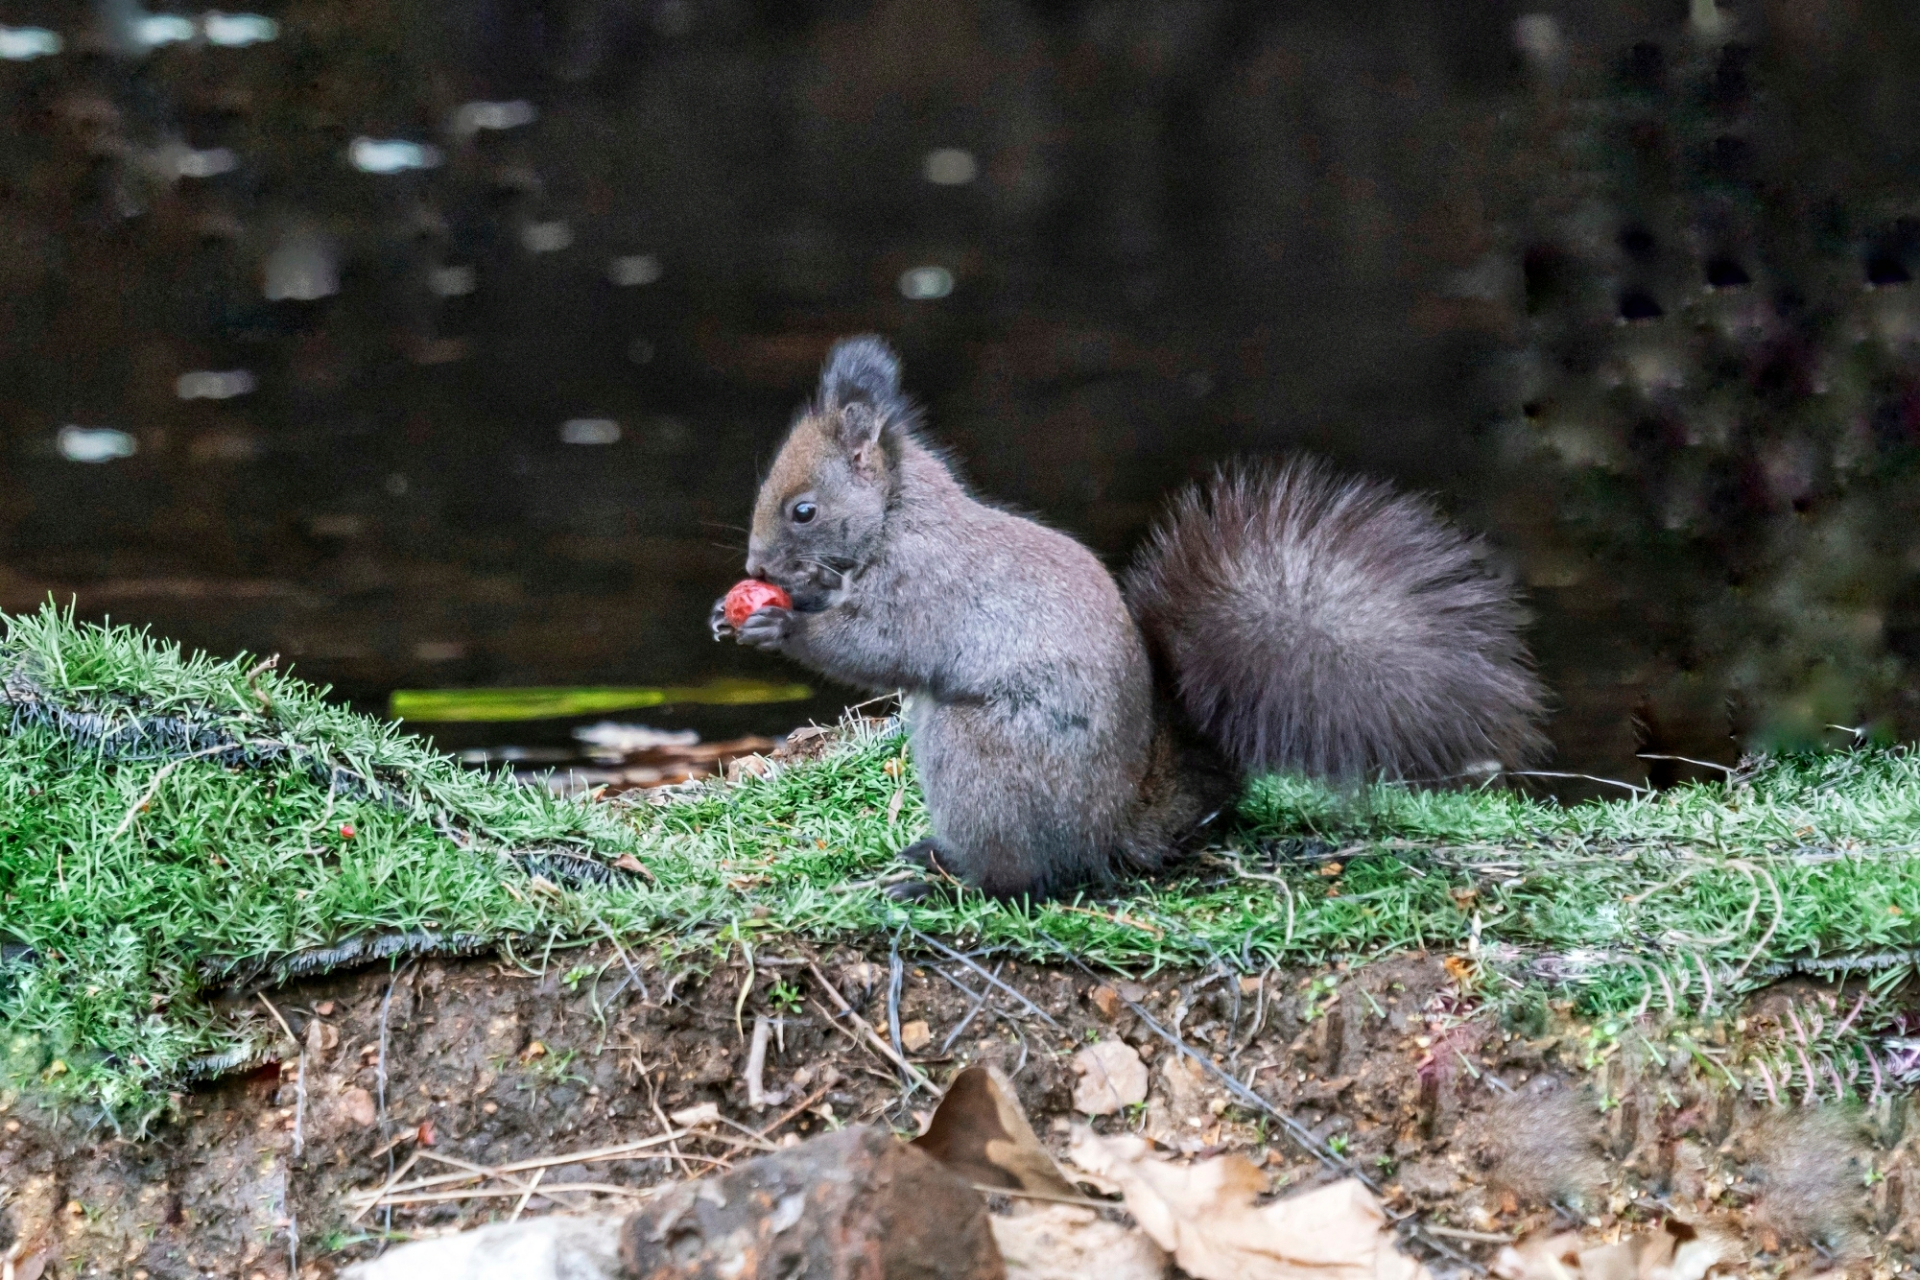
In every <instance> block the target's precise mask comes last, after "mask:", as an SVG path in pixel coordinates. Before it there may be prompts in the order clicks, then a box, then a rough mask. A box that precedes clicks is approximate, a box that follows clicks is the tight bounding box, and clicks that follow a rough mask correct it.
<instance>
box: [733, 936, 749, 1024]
mask: <svg viewBox="0 0 1920 1280" xmlns="http://www.w3.org/2000/svg"><path fill="white" fill-rule="evenodd" d="M740 950H741V952H742V953H744V954H745V955H746V957H747V977H746V981H744V982H742V983H741V984H740V994H739V995H738V996H737V997H736V998H735V999H734V1002H733V1033H734V1034H735V1035H737V1036H739V1037H740V1038H741V1039H742V1040H745V1039H746V1038H747V1032H746V1028H744V1027H742V1026H741V1025H740V1015H741V1012H742V1011H743V1010H744V1009H745V1008H746V1007H747V997H748V996H749V995H752V994H753V978H754V967H753V944H752V943H751V942H748V941H747V940H746V939H745V938H742V939H741V940H740Z"/></svg>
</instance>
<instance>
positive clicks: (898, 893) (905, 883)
mask: <svg viewBox="0 0 1920 1280" xmlns="http://www.w3.org/2000/svg"><path fill="white" fill-rule="evenodd" d="M937 891H938V890H937V887H936V886H934V885H930V884H928V883H927V882H926V881H925V880H902V881H900V882H899V883H898V884H890V885H888V886H887V897H889V898H891V899H893V901H895V902H921V901H924V900H925V899H927V898H931V897H932V896H933V895H934V894H935V893H936V892H937Z"/></svg>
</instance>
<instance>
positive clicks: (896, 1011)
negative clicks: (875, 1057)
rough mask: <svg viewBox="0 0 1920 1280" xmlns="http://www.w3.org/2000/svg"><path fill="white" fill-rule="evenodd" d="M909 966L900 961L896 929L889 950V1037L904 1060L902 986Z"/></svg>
mask: <svg viewBox="0 0 1920 1280" xmlns="http://www.w3.org/2000/svg"><path fill="white" fill-rule="evenodd" d="M906 973H907V967H906V965H904V964H902V963H901V962H900V931H899V930H898V929H896V930H894V933H893V946H892V947H891V948H890V949H889V950H888V952H887V1038H888V1040H890V1041H891V1042H892V1044H893V1053H894V1056H895V1057H896V1058H900V1059H902V1060H904V1059H905V1058H906V1056H907V1047H906V1046H905V1045H904V1044H902V1043H901V1042H900V987H901V985H902V984H903V983H904V982H905V981H906Z"/></svg>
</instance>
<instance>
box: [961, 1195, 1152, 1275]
mask: <svg viewBox="0 0 1920 1280" xmlns="http://www.w3.org/2000/svg"><path fill="white" fill-rule="evenodd" d="M989 1223H990V1225H991V1226H992V1227H993V1240H994V1243H995V1244H997V1245H999V1246H1000V1256H1001V1257H1002V1258H1003V1259H1005V1260H1006V1264H1007V1280H1088V1278H1089V1277H1097V1278H1098V1280H1162V1277H1164V1276H1165V1275H1166V1274H1167V1255H1166V1254H1165V1253H1163V1252H1161V1250H1160V1246H1158V1245H1156V1244H1155V1243H1154V1242H1153V1241H1152V1240H1150V1239H1148V1238H1147V1236H1146V1234H1145V1233H1144V1232H1140V1231H1136V1230H1134V1229H1133V1228H1131V1227H1125V1226H1122V1225H1120V1224H1119V1223H1117V1222H1109V1221H1107V1220H1106V1219H1104V1218H1102V1217H1101V1216H1100V1215H1099V1214H1098V1213H1096V1212H1095V1211H1094V1210H1092V1209H1088V1208H1085V1207H1083V1206H1081V1205H1072V1204H1049V1205H1042V1206H1038V1207H1036V1208H1035V1209H1033V1210H1032V1211H1031V1212H1027V1213H1016V1214H1011V1215H1004V1216H1003V1215H996V1216H994V1217H993V1218H991V1219H989Z"/></svg>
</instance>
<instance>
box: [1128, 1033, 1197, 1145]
mask: <svg viewBox="0 0 1920 1280" xmlns="http://www.w3.org/2000/svg"><path fill="white" fill-rule="evenodd" d="M1208 1094H1209V1090H1208V1088H1207V1075H1206V1072H1204V1071H1203V1070H1201V1068H1200V1064H1199V1063H1197V1062H1195V1061H1194V1060H1193V1059H1192V1058H1189V1057H1188V1056H1187V1055H1186V1054H1184V1053H1170V1054H1167V1055H1166V1056H1165V1057H1164V1058H1163V1059H1161V1063H1160V1092H1159V1093H1157V1094H1156V1095H1155V1096H1154V1099H1153V1101H1152V1102H1150V1103H1148V1104H1147V1123H1146V1126H1145V1129H1144V1132H1145V1133H1146V1135H1147V1137H1149V1138H1151V1139H1152V1140H1153V1141H1155V1142H1157V1143H1159V1144H1160V1145H1161V1146H1163V1147H1172V1148H1173V1149H1175V1150H1176V1151H1187V1152H1193V1151H1198V1150H1199V1149H1200V1148H1202V1147H1204V1146H1206V1145H1207V1142H1206V1139H1205V1138H1204V1136H1203V1132H1202V1131H1203V1130H1204V1129H1205V1128H1206V1127H1207V1125H1208V1124H1209V1123H1210V1122H1211V1121H1212V1120H1213V1113H1212V1112H1211V1111H1209V1110H1208V1108H1207V1103H1208V1102H1209V1101H1211V1099H1210V1098H1209V1097H1208Z"/></svg>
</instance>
